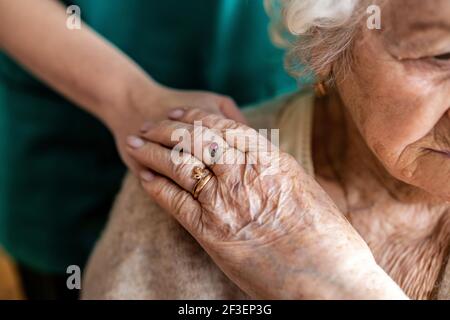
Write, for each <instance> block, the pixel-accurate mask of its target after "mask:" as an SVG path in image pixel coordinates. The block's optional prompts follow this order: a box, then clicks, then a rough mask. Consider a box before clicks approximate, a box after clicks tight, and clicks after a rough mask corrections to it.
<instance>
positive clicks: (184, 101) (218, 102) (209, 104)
mask: <svg viewBox="0 0 450 320" xmlns="http://www.w3.org/2000/svg"><path fill="white" fill-rule="evenodd" d="M136 92H139V91H137V90H136ZM184 106H189V107H193V106H195V107H198V108H201V109H203V110H206V111H208V112H212V113H216V114H223V115H224V116H225V117H227V118H230V119H234V120H236V121H240V122H244V121H246V120H245V118H244V116H243V115H242V113H241V112H240V111H239V109H238V108H237V106H236V104H235V103H234V101H233V100H232V99H231V98H229V97H226V96H223V95H219V94H214V93H210V92H203V91H183V90H174V89H170V88H167V87H163V86H160V85H158V84H156V83H155V82H153V84H152V85H149V86H146V87H145V90H141V92H140V93H136V94H135V96H134V97H130V101H129V103H127V104H125V105H120V106H117V107H116V108H111V109H110V111H109V112H108V113H105V114H104V116H103V117H102V120H103V122H104V123H105V124H106V125H107V126H108V127H109V129H110V130H111V132H112V133H113V135H114V137H115V139H116V143H117V147H118V149H119V153H120V155H121V157H122V159H123V160H124V162H125V163H126V164H127V166H128V167H129V168H130V169H131V170H133V171H134V172H135V173H136V174H137V173H139V171H140V170H141V169H142V168H141V167H140V166H139V165H138V164H137V163H136V162H135V161H133V159H131V158H130V157H129V155H128V154H127V153H126V151H125V138H126V137H127V136H128V135H130V134H132V133H135V132H136V131H137V130H139V128H140V127H142V124H143V122H145V121H147V120H148V121H150V120H151V121H159V120H162V119H165V118H166V117H167V113H168V112H169V110H170V109H173V108H175V107H184ZM143 127H144V128H145V124H144V126H143Z"/></svg>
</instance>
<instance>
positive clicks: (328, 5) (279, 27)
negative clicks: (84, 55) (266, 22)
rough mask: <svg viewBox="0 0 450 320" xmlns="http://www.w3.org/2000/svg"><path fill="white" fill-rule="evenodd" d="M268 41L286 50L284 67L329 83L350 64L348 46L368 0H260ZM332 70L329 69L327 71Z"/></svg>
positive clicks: (295, 72) (293, 73) (295, 73)
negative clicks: (268, 22) (263, 4)
mask: <svg viewBox="0 0 450 320" xmlns="http://www.w3.org/2000/svg"><path fill="white" fill-rule="evenodd" d="M264 2H265V7H266V11H267V12H268V14H269V16H270V17H271V25H270V33H271V37H272V41H273V42H274V43H275V44H276V45H279V46H283V47H287V48H288V52H287V55H286V68H287V70H288V71H289V72H290V73H291V74H292V75H294V76H295V77H300V76H304V75H305V73H308V74H312V75H313V76H315V77H316V78H319V80H320V81H327V82H331V81H333V80H334V78H333V76H335V75H336V74H337V73H339V72H346V71H347V70H348V68H349V67H350V65H351V61H350V59H351V50H350V47H351V44H352V42H353V39H354V37H355V34H356V32H357V30H358V29H357V26H358V25H359V22H360V21H361V19H362V17H363V13H364V11H365V10H363V9H364V6H363V4H364V3H366V2H368V0H264ZM331 69H332V70H331Z"/></svg>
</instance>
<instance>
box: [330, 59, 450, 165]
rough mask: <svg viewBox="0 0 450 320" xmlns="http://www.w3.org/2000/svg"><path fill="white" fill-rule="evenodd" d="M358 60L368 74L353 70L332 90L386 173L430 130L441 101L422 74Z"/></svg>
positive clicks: (394, 63) (388, 61)
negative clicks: (337, 90)
mask: <svg viewBox="0 0 450 320" xmlns="http://www.w3.org/2000/svg"><path fill="white" fill-rule="evenodd" d="M364 58H365V57H364V56H363V57H362V58H361V59H360V60H362V61H360V63H359V65H362V66H370V68H369V67H365V68H360V69H359V70H358V69H354V73H353V74H352V75H351V76H350V77H349V78H348V79H347V80H346V81H345V82H343V85H342V86H341V87H339V88H338V89H339V91H340V92H341V96H342V97H343V100H344V104H345V105H346V107H347V109H348V110H349V112H350V113H351V115H352V118H353V120H354V121H355V123H356V126H357V127H358V128H359V130H360V132H361V134H362V136H363V138H364V139H365V141H366V143H367V144H368V146H369V147H370V148H371V149H372V151H373V152H374V153H375V154H376V155H377V157H378V158H379V159H380V160H381V161H382V162H383V163H384V164H385V166H386V167H388V168H389V167H392V166H393V165H394V164H395V163H396V161H397V160H398V158H399V156H400V154H401V153H402V151H404V150H405V148H407V146H408V145H411V144H414V143H416V142H417V141H419V140H420V139H422V138H423V137H424V136H426V135H427V134H428V133H429V132H430V130H432V128H433V126H434V125H435V124H436V123H437V121H438V120H439V118H440V117H442V114H443V111H442V110H443V108H442V106H443V103H444V101H443V100H444V98H445V97H443V96H442V94H441V95H439V92H442V89H439V90H438V89H437V86H436V84H435V81H434V80H433V79H432V78H431V77H429V76H427V75H426V73H424V72H421V71H417V72H413V70H411V68H409V67H408V66H406V65H405V64H403V63H401V62H398V61H396V60H393V59H392V58H390V59H389V58H388V57H382V58H379V59H368V60H367V61H364ZM344 97H345V98H344Z"/></svg>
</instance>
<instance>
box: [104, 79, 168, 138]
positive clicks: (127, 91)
mask: <svg viewBox="0 0 450 320" xmlns="http://www.w3.org/2000/svg"><path fill="white" fill-rule="evenodd" d="M163 91H164V87H162V86H161V85H159V84H158V83H156V82H155V81H153V80H152V79H151V78H150V77H149V76H147V75H146V74H145V73H143V72H139V73H137V74H132V75H128V76H126V77H121V79H118V81H117V82H116V83H114V84H113V85H112V86H111V87H110V89H109V94H108V95H106V98H105V99H102V100H101V101H100V106H99V107H98V108H97V110H99V112H98V117H99V118H100V120H101V121H102V122H103V123H104V124H105V125H106V126H107V127H108V128H109V129H110V130H114V128H116V127H117V126H121V125H122V124H123V123H125V122H127V121H128V120H130V119H132V118H136V117H138V116H140V115H142V116H143V119H144V117H145V116H147V117H148V116H151V112H152V107H153V106H154V102H155V101H156V100H158V99H159V97H160V96H161V95H162V93H163ZM144 115H145V116H144Z"/></svg>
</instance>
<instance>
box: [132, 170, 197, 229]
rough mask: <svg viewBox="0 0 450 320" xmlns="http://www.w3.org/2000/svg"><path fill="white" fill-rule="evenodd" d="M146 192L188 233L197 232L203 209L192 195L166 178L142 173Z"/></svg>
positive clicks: (142, 181)
mask: <svg viewBox="0 0 450 320" xmlns="http://www.w3.org/2000/svg"><path fill="white" fill-rule="evenodd" d="M139 178H140V181H141V184H142V187H143V188H144V190H145V192H146V193H147V194H148V195H149V196H150V197H151V198H152V199H153V200H154V201H155V202H156V203H157V204H158V205H159V206H160V207H161V208H163V209H164V210H165V211H167V212H168V213H170V214H171V215H172V216H173V217H174V218H175V219H177V220H178V222H180V223H181V225H182V226H183V227H184V228H186V229H187V230H188V231H195V230H196V227H197V226H198V225H199V222H200V215H201V207H200V204H199V202H197V201H196V200H195V199H194V198H193V197H192V195H191V194H190V193H189V192H187V191H186V190H183V189H181V188H180V187H179V186H178V185H176V184H175V183H173V182H172V181H170V180H169V179H167V178H166V177H163V176H159V175H155V174H153V173H151V172H150V171H142V172H141V174H140V175H139Z"/></svg>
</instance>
